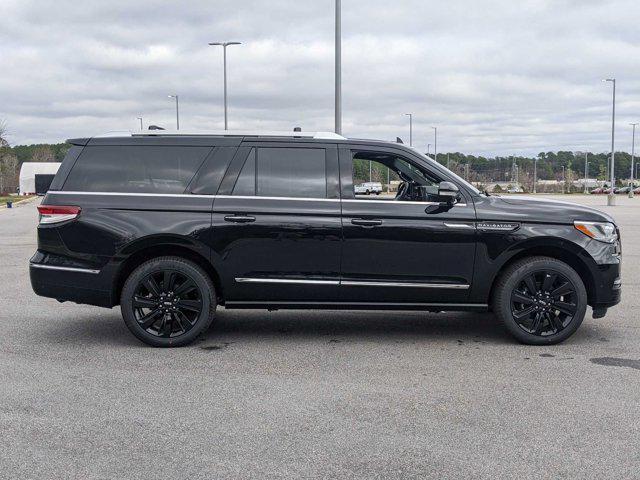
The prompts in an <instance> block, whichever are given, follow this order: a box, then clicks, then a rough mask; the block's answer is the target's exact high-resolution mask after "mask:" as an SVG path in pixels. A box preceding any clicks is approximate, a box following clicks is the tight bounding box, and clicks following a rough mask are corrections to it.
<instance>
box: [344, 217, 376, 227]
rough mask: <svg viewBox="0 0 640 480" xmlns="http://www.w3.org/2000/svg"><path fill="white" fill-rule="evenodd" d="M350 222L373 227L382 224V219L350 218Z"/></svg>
mask: <svg viewBox="0 0 640 480" xmlns="http://www.w3.org/2000/svg"><path fill="white" fill-rule="evenodd" d="M351 223H352V224H353V225H359V226H361V227H375V226H377V225H382V220H371V219H366V218H352V219H351Z"/></svg>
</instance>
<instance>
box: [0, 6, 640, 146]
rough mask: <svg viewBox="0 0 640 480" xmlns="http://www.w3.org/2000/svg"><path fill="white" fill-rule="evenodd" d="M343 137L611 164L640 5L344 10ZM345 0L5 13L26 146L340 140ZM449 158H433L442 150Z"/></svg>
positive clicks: (9, 94)
mask: <svg viewBox="0 0 640 480" xmlns="http://www.w3.org/2000/svg"><path fill="white" fill-rule="evenodd" d="M342 3H343V97H344V103H343V110H344V120H343V131H344V134H345V135H347V136H352V137H368V138H382V139H395V137H396V136H401V137H403V138H404V139H405V141H407V140H408V118H407V117H405V116H403V114H404V113H406V112H412V113H413V114H414V144H415V145H416V146H417V147H419V148H420V149H423V150H426V147H427V143H433V139H432V135H433V131H432V130H431V128H430V126H432V125H436V126H438V131H439V138H438V143H439V145H438V150H439V151H462V152H466V153H475V154H500V155H508V154H511V153H518V154H521V153H524V154H535V153H538V152H540V151H543V150H544V151H549V150H561V149H566V150H584V149H589V150H592V151H605V150H607V149H608V145H609V143H610V122H611V119H610V115H611V84H605V83H602V82H601V79H602V78H604V77H610V76H615V77H616V78H617V80H618V92H617V93H618V95H617V98H618V102H617V109H618V116H617V122H618V127H617V129H616V135H617V144H616V146H617V148H618V149H620V150H630V143H631V127H629V126H628V123H629V122H631V121H640V2H639V1H638V0H620V1H614V0H598V1H594V0H579V1H573V0H520V1H513V0H504V1H502V0H501V1H497V0H496V1H481V0H476V1H473V0H466V1H463V0H447V1H426V0H396V1H389V0H385V1H381V0H343V2H342ZM333 5H334V0H297V1H296V0H269V1H267V0H262V1H258V0H234V1H231V0H229V1H222V0H201V1H200V0H198V1H188V0H183V1H175V2H158V1H155V2H154V1H147V0H135V1H132V0H126V1H120V0H109V1H104V0H103V1H98V0H82V1H80V0H76V1H70V0H55V1H47V0H39V1H35V0H0V19H2V20H1V21H0V119H4V120H5V121H6V123H7V126H8V129H9V133H10V137H9V141H10V142H11V143H12V144H23V143H37V142H59V141H62V140H64V139H66V138H68V137H79V136H91V135H95V134H99V133H103V132H107V131H112V130H129V129H130V130H134V129H137V128H139V122H138V120H136V117H139V116H142V117H143V118H144V123H145V127H146V125H147V124H149V123H153V124H158V125H162V126H168V127H173V126H174V122H175V114H174V103H172V102H173V101H172V99H169V98H167V95H168V94H170V93H178V94H179V95H180V117H181V118H180V120H181V124H180V126H181V128H182V129H184V130H187V129H189V130H203V129H204V130H206V129H220V128H222V126H223V109H222V51H221V49H220V48H219V47H217V48H214V47H209V46H207V43H208V42H211V41H219V40H235V41H240V42H243V45H241V46H235V47H229V50H228V53H229V58H228V72H229V121H230V128H236V129H269V130H274V129H276V130H278V129H284V130H289V129H291V128H292V127H293V126H297V125H299V126H302V127H303V129H305V130H332V129H333V26H334V10H333ZM432 148H433V146H432Z"/></svg>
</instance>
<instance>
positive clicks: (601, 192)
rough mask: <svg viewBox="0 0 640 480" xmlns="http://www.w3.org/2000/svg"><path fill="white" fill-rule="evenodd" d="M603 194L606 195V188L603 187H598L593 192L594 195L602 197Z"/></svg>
mask: <svg viewBox="0 0 640 480" xmlns="http://www.w3.org/2000/svg"><path fill="white" fill-rule="evenodd" d="M603 193H604V188H602V187H597V188H594V189H593V190H591V194H592V195H602V194H603Z"/></svg>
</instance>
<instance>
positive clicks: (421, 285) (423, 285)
mask: <svg viewBox="0 0 640 480" xmlns="http://www.w3.org/2000/svg"><path fill="white" fill-rule="evenodd" d="M235 281H236V283H277V284H291V285H346V286H349V287H402V288H440V289H451V290H467V289H468V288H469V285H467V284H452V283H417V282H413V283H412V282H371V281H359V280H306V279H297V278H250V277H237V278H236V279H235Z"/></svg>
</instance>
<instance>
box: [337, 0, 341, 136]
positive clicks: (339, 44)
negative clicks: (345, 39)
mask: <svg viewBox="0 0 640 480" xmlns="http://www.w3.org/2000/svg"><path fill="white" fill-rule="evenodd" d="M335 28H336V40H335V42H336V45H335V49H336V52H335V61H336V65H335V76H336V78H335V131H336V133H337V134H338V135H342V2H341V0H336V25H335Z"/></svg>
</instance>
